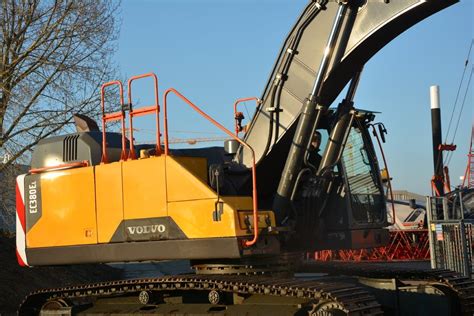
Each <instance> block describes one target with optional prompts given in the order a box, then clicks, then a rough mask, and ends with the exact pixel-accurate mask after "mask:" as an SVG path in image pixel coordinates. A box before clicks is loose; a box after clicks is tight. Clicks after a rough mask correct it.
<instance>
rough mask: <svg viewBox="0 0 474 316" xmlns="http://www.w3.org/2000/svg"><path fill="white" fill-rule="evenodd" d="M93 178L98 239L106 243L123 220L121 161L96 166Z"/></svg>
mask: <svg viewBox="0 0 474 316" xmlns="http://www.w3.org/2000/svg"><path fill="white" fill-rule="evenodd" d="M95 179H96V182H95V183H96V189H95V194H96V206H97V227H98V241H99V243H107V242H109V241H110V240H111V238H112V236H113V234H114V233H115V231H116V230H117V227H118V226H119V225H120V223H121V222H122V220H123V195H122V163H121V162H114V163H110V164H102V165H98V166H96V167H95Z"/></svg>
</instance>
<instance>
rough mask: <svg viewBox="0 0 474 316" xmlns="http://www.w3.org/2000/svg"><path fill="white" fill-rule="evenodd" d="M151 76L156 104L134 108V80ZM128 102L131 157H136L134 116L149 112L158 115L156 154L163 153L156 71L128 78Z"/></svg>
mask: <svg viewBox="0 0 474 316" xmlns="http://www.w3.org/2000/svg"><path fill="white" fill-rule="evenodd" d="M148 77H151V78H152V79H153V84H154V90H155V104H153V105H150V106H143V107H140V108H138V109H134V108H133V106H132V82H133V81H136V80H138V79H143V78H148ZM127 85H128V103H129V107H130V111H129V121H130V142H129V143H130V152H129V158H130V159H135V149H134V145H133V143H134V139H133V118H134V117H138V116H144V115H148V114H155V117H156V155H161V145H160V118H159V115H160V105H159V96H158V78H157V76H156V75H155V74H154V73H147V74H143V75H139V76H134V77H132V78H130V79H128V84H127Z"/></svg>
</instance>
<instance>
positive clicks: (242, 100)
mask: <svg viewBox="0 0 474 316" xmlns="http://www.w3.org/2000/svg"><path fill="white" fill-rule="evenodd" d="M247 101H255V103H256V104H257V106H258V105H259V104H260V103H261V102H262V101H261V100H260V99H259V98H257V97H250V98H240V99H237V100H236V101H235V102H234V119H235V136H237V137H238V136H239V132H240V130H239V126H238V124H237V105H239V103H241V102H247Z"/></svg>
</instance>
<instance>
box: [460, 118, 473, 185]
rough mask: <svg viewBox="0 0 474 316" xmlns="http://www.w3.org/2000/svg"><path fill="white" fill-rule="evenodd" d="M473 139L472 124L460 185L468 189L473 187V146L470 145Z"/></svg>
mask: <svg viewBox="0 0 474 316" xmlns="http://www.w3.org/2000/svg"><path fill="white" fill-rule="evenodd" d="M473 140H474V124H473V126H472V132H471V144H470V145H469V153H468V154H467V168H466V173H465V174H464V180H463V182H462V186H463V187H467V188H469V189H471V188H474V148H473V147H472V143H473Z"/></svg>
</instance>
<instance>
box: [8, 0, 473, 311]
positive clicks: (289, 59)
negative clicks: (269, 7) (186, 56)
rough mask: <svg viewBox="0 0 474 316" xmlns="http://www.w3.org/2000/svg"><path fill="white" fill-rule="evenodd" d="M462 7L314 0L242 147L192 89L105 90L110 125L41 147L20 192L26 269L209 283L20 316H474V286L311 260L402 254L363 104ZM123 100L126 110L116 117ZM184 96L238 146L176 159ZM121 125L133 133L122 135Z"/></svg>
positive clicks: (439, 2) (35, 297) (123, 285)
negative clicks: (425, 35) (390, 63)
mask: <svg viewBox="0 0 474 316" xmlns="http://www.w3.org/2000/svg"><path fill="white" fill-rule="evenodd" d="M455 2H456V1H455V0H425V1H421V0H397V1H388V0H384V1H383V0H346V1H343V0H337V1H327V0H326V1H324V0H312V1H310V2H309V3H308V5H307V6H306V7H305V8H304V10H303V12H302V13H301V15H300V16H299V17H298V19H297V21H296V23H295V25H294V26H293V28H292V29H291V31H290V33H289V35H288V37H287V38H286V39H285V41H284V43H283V47H282V48H281V51H280V54H279V55H278V57H277V60H276V63H275V66H274V68H273V71H272V73H271V75H270V78H269V79H268V82H267V85H266V88H265V90H264V92H263V94H262V97H261V98H260V99H258V107H257V110H256V112H255V114H254V116H253V117H252V119H251V122H250V124H249V126H248V128H246V132H245V135H244V137H243V138H240V137H239V136H238V132H239V130H240V129H241V126H240V124H241V119H242V116H238V115H236V117H235V119H236V132H235V133H234V132H231V131H229V130H227V129H226V128H225V127H223V126H222V125H221V124H219V123H218V122H216V121H215V120H214V119H212V118H211V117H210V116H209V115H207V114H206V113H205V112H204V111H203V110H202V109H201V108H200V107H198V106H197V105H195V104H194V103H192V101H190V100H189V99H188V98H186V97H185V96H184V95H183V94H182V93H181V92H179V91H178V90H177V89H174V88H170V89H168V90H166V91H164V92H163V93H162V101H161V102H160V96H159V91H158V78H157V76H156V75H155V74H153V73H149V74H145V75H140V76H135V77H132V78H130V79H129V80H128V82H127V93H125V88H124V85H123V84H122V82H120V81H112V82H108V83H106V84H104V85H103V86H102V89H101V96H102V104H101V108H102V127H101V128H99V127H98V125H97V124H96V123H95V122H94V121H92V120H91V119H89V118H87V117H84V116H82V115H77V116H76V123H77V127H78V132H77V133H73V134H68V135H62V136H54V137H50V138H47V139H45V140H43V141H41V142H40V143H39V144H38V145H37V146H36V148H35V150H34V152H33V155H32V162H31V169H30V171H29V172H28V173H27V174H24V175H21V176H19V177H18V178H17V257H18V262H19V264H20V265H24V266H43V265H66V264H78V263H109V262H129V261H153V260H174V259H187V260H190V262H191V265H192V266H193V268H194V270H195V273H194V274H186V275H175V276H166V277H161V278H152V279H137V280H120V281H116V282H107V283H98V284H88V285H81V286H75V287H69V288H63V289H51V290H40V291H38V292H35V293H32V294H31V295H29V296H28V297H27V298H26V299H25V301H24V302H23V304H22V305H21V306H20V309H19V313H20V314H21V315H30V314H41V315H58V314H60V315H71V314H81V313H84V314H95V313H96V314H104V313H105V314H107V313H114V314H130V313H134V314H135V313H136V314H148V313H154V314H160V315H161V314H208V313H209V314H210V313H220V314H229V315H240V314H245V315H258V314H260V315H268V314H269V313H273V314H275V315H293V314H294V315H305V314H308V315H381V314H384V313H385V314H387V315H401V314H405V313H411V314H414V313H416V314H430V313H432V312H433V311H436V312H440V311H441V312H442V313H445V314H448V315H449V314H451V315H457V314H461V313H463V314H466V315H470V314H471V313H472V312H473V311H474V302H473V300H474V296H473V291H474V283H472V282H471V281H470V280H468V279H466V278H464V277H461V276H459V275H457V274H456V273H454V272H451V271H437V270H420V269H418V270H406V269H403V268H397V269H395V268H393V267H387V266H383V265H382V266H381V265H376V266H374V265H367V264H365V265H364V264H336V263H329V264H319V265H318V264H307V263H303V261H302V260H301V258H302V257H303V255H304V254H305V253H308V252H313V251H315V250H318V249H358V248H369V247H378V246H382V245H384V244H386V243H387V241H388V230H387V229H386V227H387V226H388V223H387V215H386V201H385V196H384V190H383V185H382V180H381V177H380V168H379V166H378V162H377V158H376V154H375V150H374V147H373V144H372V141H371V137H370V135H369V131H368V130H369V128H370V127H371V126H374V119H375V113H374V112H372V111H367V110H361V109H358V108H356V107H355V106H354V102H353V100H354V96H355V93H356V90H357V85H358V82H359V79H360V75H361V72H362V69H363V66H364V64H365V63H366V62H367V61H368V60H369V59H370V58H371V57H372V56H373V55H374V54H375V53H377V52H378V51H379V50H380V49H381V48H382V47H383V46H385V45H386V44H387V43H389V42H390V41H391V40H392V39H394V38H395V37H397V36H398V35H399V34H400V33H402V32H403V31H405V30H406V29H408V28H410V27H411V26H412V25H414V24H416V23H417V22H419V21H421V20H423V19H424V18H426V17H428V16H430V15H432V14H434V13H436V12H438V11H440V10H442V9H444V8H446V7H448V6H450V5H452V4H454V3H455ZM136 80H147V82H148V83H149V84H151V87H152V88H153V90H154V96H155V97H154V104H152V105H150V106H144V107H137V106H135V105H134V103H133V98H132V87H133V83H134V82H135V81H136ZM346 86H347V92H346V95H345V97H344V99H343V100H342V101H341V102H340V103H339V104H336V105H334V106H333V107H331V105H333V102H334V100H335V99H336V97H337V96H338V95H339V93H340V92H341V91H342V90H343V89H344V87H346ZM111 87H115V88H117V89H116V90H115V91H118V98H117V99H118V100H119V104H116V106H115V107H114V108H113V109H108V108H107V106H106V104H107V102H105V101H106V100H105V96H106V95H107V93H106V90H107V89H111ZM126 94H127V96H128V98H127V102H125V101H124V100H125V95H126ZM170 95H174V96H176V97H177V98H178V99H180V101H181V104H180V106H189V107H191V108H192V109H193V110H195V111H196V112H197V113H199V114H200V115H201V116H202V117H203V119H204V120H205V121H208V123H209V124H213V125H215V126H216V127H217V128H219V129H221V130H222V131H223V132H225V133H227V135H228V136H229V140H227V141H225V143H224V147H211V148H200V149H173V148H169V145H170V144H169V139H168V120H167V112H168V110H169V108H168V104H169V100H168V98H169V96H170ZM175 100H176V98H175ZM117 109H118V110H117ZM173 111H179V108H178V107H176V106H174V107H173ZM143 115H151V116H153V118H154V120H156V134H155V135H156V143H154V144H140V145H137V144H135V140H134V135H133V131H134V128H133V123H134V119H135V118H136V117H139V116H143ZM113 121H116V122H119V126H120V129H121V132H120V133H114V132H110V131H107V126H108V125H109V124H110V123H111V122H113ZM127 124H128V126H127ZM380 132H383V131H380ZM314 135H319V137H320V139H321V141H320V144H321V145H319V144H317V145H315V144H314V140H313V138H314ZM315 146H316V148H315ZM318 146H319V147H320V151H319V149H318V148H317V147H318ZM295 272H317V274H316V276H315V275H314V274H313V275H312V277H310V278H300V277H296V276H295V275H294V273H295ZM420 300H421V302H424V303H426V304H419V302H420Z"/></svg>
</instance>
